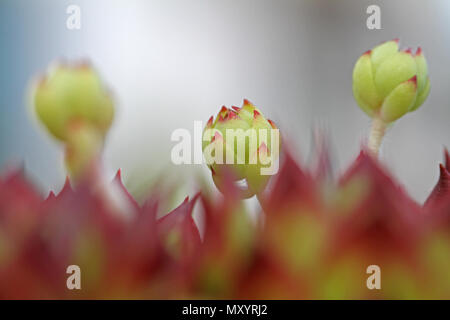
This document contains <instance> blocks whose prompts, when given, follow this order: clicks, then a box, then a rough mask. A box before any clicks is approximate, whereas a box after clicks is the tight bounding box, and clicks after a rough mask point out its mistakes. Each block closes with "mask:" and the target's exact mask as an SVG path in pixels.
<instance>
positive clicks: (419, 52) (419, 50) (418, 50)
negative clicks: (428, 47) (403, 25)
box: [416, 47, 422, 56]
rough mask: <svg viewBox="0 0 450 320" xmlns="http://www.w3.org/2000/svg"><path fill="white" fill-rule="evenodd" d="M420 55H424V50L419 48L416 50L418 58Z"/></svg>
mask: <svg viewBox="0 0 450 320" xmlns="http://www.w3.org/2000/svg"><path fill="white" fill-rule="evenodd" d="M420 55H422V48H421V47H418V48H417V50H416V56H420Z"/></svg>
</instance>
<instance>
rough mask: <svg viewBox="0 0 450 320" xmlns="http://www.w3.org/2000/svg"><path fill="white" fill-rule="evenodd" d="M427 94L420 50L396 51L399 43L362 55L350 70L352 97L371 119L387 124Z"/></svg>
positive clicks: (425, 75)
mask: <svg viewBox="0 0 450 320" xmlns="http://www.w3.org/2000/svg"><path fill="white" fill-rule="evenodd" d="M429 91H430V80H429V78H428V68H427V62H426V60H425V56H424V54H423V52H422V50H421V49H420V48H419V49H417V51H416V53H415V54H413V53H412V52H411V50H410V49H408V50H404V51H399V45H398V40H392V41H388V42H385V43H383V44H380V45H378V46H377V47H375V48H374V49H372V50H370V51H367V52H366V53H364V54H363V55H362V56H361V57H360V58H359V59H358V61H357V62H356V64H355V67H354V69H353V95H354V97H355V100H356V102H357V103H358V105H359V106H360V108H361V109H362V110H363V111H364V112H366V113H367V114H368V115H369V116H371V117H373V118H375V117H376V118H379V119H380V120H382V121H383V122H384V123H390V122H393V121H395V120H397V119H398V118H400V117H402V116H403V115H405V114H406V113H408V112H411V111H414V110H416V109H417V108H418V107H420V106H421V105H422V104H423V102H424V101H425V99H426V98H427V96H428V93H429Z"/></svg>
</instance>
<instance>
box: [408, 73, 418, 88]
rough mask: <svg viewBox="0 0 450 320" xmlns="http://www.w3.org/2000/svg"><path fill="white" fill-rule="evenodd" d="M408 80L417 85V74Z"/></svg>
mask: <svg viewBox="0 0 450 320" xmlns="http://www.w3.org/2000/svg"><path fill="white" fill-rule="evenodd" d="M408 81H409V82H413V83H414V84H415V85H416V86H417V75H416V76H414V77H412V78H411V79H409V80H408Z"/></svg>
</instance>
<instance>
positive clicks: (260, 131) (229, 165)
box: [202, 100, 280, 198]
mask: <svg viewBox="0 0 450 320" xmlns="http://www.w3.org/2000/svg"><path fill="white" fill-rule="evenodd" d="M202 147H203V154H204V156H205V159H206V162H207V164H208V167H209V168H210V169H211V172H212V177H213V181H214V183H215V185H216V186H217V188H218V189H219V190H220V191H222V192H224V191H226V190H224V181H223V180H224V179H225V176H228V177H231V179H233V180H234V181H239V180H245V182H246V184H247V185H246V186H244V187H242V188H241V191H242V194H241V196H242V197H243V198H249V197H252V196H253V195H255V194H259V193H261V192H262V191H263V190H264V188H265V186H266V185H267V182H268V181H269V179H270V176H271V175H273V174H275V173H276V171H277V169H278V167H277V161H278V155H279V147H280V140H279V131H278V129H277V127H276V126H275V124H274V123H273V121H271V120H268V119H266V118H265V117H264V115H263V114H262V112H261V110H259V109H258V108H257V107H255V106H254V105H253V104H252V103H251V102H249V101H248V100H244V103H243V106H242V107H241V108H238V107H234V106H233V107H232V108H231V109H228V108H226V107H225V106H223V107H222V109H221V110H220V111H219V113H218V115H217V117H216V119H214V117H211V118H210V119H209V121H208V122H207V124H206V127H205V130H204V132H203V144H202ZM275 167H276V169H275V170H274V168H275Z"/></svg>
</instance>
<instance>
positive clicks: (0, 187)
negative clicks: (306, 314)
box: [0, 151, 450, 299]
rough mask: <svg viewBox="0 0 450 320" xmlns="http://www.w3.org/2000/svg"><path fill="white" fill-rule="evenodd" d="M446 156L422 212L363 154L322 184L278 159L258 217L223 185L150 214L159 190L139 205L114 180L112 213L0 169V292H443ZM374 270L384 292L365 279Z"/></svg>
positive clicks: (448, 288) (449, 251)
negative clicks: (198, 216) (116, 199)
mask: <svg viewBox="0 0 450 320" xmlns="http://www.w3.org/2000/svg"><path fill="white" fill-rule="evenodd" d="M446 159H447V163H446V166H444V165H442V166H441V177H440V180H439V182H438V184H437V186H436V188H435V190H434V191H433V193H432V195H431V196H430V198H429V199H428V201H427V202H426V203H425V205H423V206H422V205H419V204H418V203H416V202H415V201H414V200H412V199H411V198H410V197H408V195H407V194H406V193H405V191H404V190H403V189H402V188H401V187H400V186H399V185H398V184H397V183H396V182H395V181H394V180H393V179H392V178H391V177H390V175H389V173H388V172H386V170H384V169H383V168H382V166H381V165H380V164H379V163H378V162H377V160H375V159H374V158H372V157H371V156H370V155H368V154H367V153H365V152H364V151H363V152H361V154H360V155H359V157H358V158H357V159H356V161H355V162H354V163H353V164H352V165H351V167H350V168H349V169H348V170H347V172H346V173H345V174H344V175H343V176H342V177H341V179H339V180H338V181H336V182H335V183H333V184H332V185H333V186H332V187H331V191H330V190H328V191H327V192H323V188H324V185H325V184H324V183H323V181H322V180H323V177H325V176H327V175H326V173H323V172H322V173H321V174H319V175H316V174H312V173H311V172H309V171H308V170H305V169H302V168H301V167H300V166H299V164H298V163H297V162H296V161H295V160H294V159H293V158H292V157H291V156H290V155H289V154H288V153H285V154H284V155H283V161H282V165H281V169H280V172H279V173H278V174H277V176H275V177H274V181H273V185H271V186H270V187H269V188H268V190H266V191H267V193H266V194H265V195H264V197H262V198H261V201H262V207H263V211H264V212H261V214H260V218H259V220H258V222H257V223H256V224H255V223H254V222H253V221H251V219H249V215H248V213H247V212H245V209H244V207H243V205H242V202H241V201H240V200H239V196H238V192H237V191H236V190H235V189H234V187H233V181H231V179H230V181H227V179H225V180H224V190H225V192H224V194H223V197H221V198H220V200H219V201H217V199H212V198H210V197H209V196H208V197H206V196H202V195H201V194H198V195H196V196H194V197H193V198H192V199H188V198H187V199H186V200H185V201H184V202H183V203H182V204H181V205H180V206H179V207H177V208H176V209H175V210H173V211H172V212H170V213H168V214H167V215H163V216H162V217H161V218H158V217H160V216H161V212H159V210H158V202H159V196H156V195H152V196H150V197H149V198H148V200H147V201H145V203H144V204H143V205H138V204H137V203H136V202H135V201H134V200H133V198H132V197H131V196H130V195H129V194H128V192H127V191H126V189H125V188H124V186H123V185H122V183H121V179H120V175H118V176H117V178H116V179H115V181H114V182H113V184H115V185H116V186H118V189H119V193H120V194H121V196H122V198H123V200H124V201H125V202H127V206H126V208H128V209H127V210H126V212H121V214H117V211H121V210H122V211H123V210H125V209H118V208H117V207H115V206H114V205H113V203H112V202H110V201H108V200H107V199H108V198H107V197H105V195H104V192H99V191H98V189H96V188H93V187H92V185H93V184H94V182H92V181H88V180H87V181H85V182H83V183H81V184H79V185H77V187H76V188H74V189H72V188H71V186H70V184H69V182H67V183H66V186H65V187H64V188H63V190H62V191H61V192H60V193H59V194H58V195H56V196H55V195H54V194H53V193H51V194H50V196H49V197H48V198H47V199H42V198H41V197H40V195H39V194H38V193H37V192H36V190H35V188H34V187H33V186H32V185H31V184H30V183H29V182H28V181H27V179H26V178H25V177H24V175H23V173H21V172H15V173H12V174H9V175H5V176H3V177H2V178H1V179H0V298H3V299H5V298H12V299H18V298H25V299H29V298H63V299H77V298H150V299H155V298H158V299H166V298H169V299H175V298H194V299H196V298H213V299H216V298H219V299H221V298H238V299H241V298H243V299H247V298H251V299H260V298H261V299H279V298H286V299H315V298H325V299H336V298H344V299H360V298H362V299H366V298H368V299H372V298H374V299H378V298H387V299H399V298H400V299H402V298H443V299H449V298H450V272H449V270H450V188H449V186H450V160H449V157H448V154H447V158H446ZM323 170H326V169H325V168H323ZM328 188H329V187H328ZM204 194H206V193H204ZM194 206H200V208H201V213H202V214H204V221H205V223H204V230H202V232H199V230H198V228H197V226H196V224H195V222H194V220H193V218H192V211H193V207H194ZM200 234H201V235H202V236H200ZM373 264H375V265H378V266H380V268H381V290H369V289H368V288H367V287H366V280H367V278H368V277H369V276H370V275H369V274H367V273H366V269H367V267H368V266H369V265H373ZM69 265H78V266H80V268H81V277H82V283H81V286H82V289H81V290H72V291H71V290H68V289H67V288H66V279H67V277H68V276H69V275H68V274H66V268H67V266H69Z"/></svg>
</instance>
